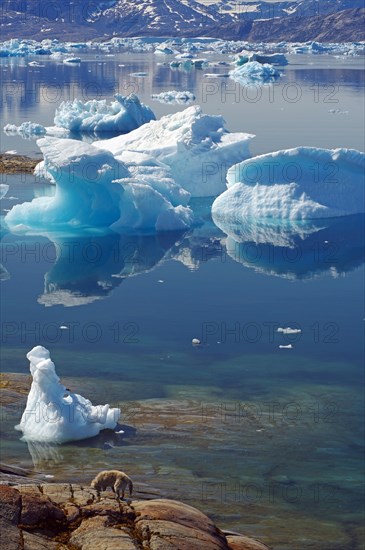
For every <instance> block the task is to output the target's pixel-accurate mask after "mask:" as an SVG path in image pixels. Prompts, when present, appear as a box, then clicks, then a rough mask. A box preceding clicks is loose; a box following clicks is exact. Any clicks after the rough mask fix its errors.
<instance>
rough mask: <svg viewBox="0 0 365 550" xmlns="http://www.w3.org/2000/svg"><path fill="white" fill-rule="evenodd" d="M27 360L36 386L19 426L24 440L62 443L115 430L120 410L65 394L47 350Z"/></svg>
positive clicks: (37, 351) (35, 352)
mask: <svg viewBox="0 0 365 550" xmlns="http://www.w3.org/2000/svg"><path fill="white" fill-rule="evenodd" d="M27 358H28V359H29V361H30V372H31V375H32V377H33V382H32V385H31V388H30V391H29V394H28V399H27V404H26V408H25V411H24V412H23V415H22V418H21V420H20V423H19V425H18V426H16V429H18V430H21V431H22V432H23V437H24V439H25V440H29V441H40V442H41V441H46V442H48V443H63V442H65V441H75V440H80V439H87V438H89V437H93V436H95V435H97V434H98V433H99V432H100V431H101V430H104V429H114V428H115V427H116V425H117V422H118V419H119V417H120V410H119V409H112V408H110V405H98V406H94V405H92V403H91V402H90V401H89V400H88V399H85V397H82V396H81V395H79V394H77V393H72V392H70V391H68V390H66V388H65V386H63V385H62V384H61V383H60V379H59V377H58V376H57V374H56V370H55V365H54V363H53V362H52V361H51V359H50V353H49V351H48V350H47V349H46V348H44V347H42V346H36V347H35V348H33V349H32V350H31V351H30V352H29V353H28V354H27Z"/></svg>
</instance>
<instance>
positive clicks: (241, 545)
mask: <svg viewBox="0 0 365 550" xmlns="http://www.w3.org/2000/svg"><path fill="white" fill-rule="evenodd" d="M226 538H227V542H228V548H229V549H230V550H270V548H269V547H268V546H266V544H264V543H263V542H259V541H258V540H255V539H251V538H250V537H245V536H244V535H226Z"/></svg>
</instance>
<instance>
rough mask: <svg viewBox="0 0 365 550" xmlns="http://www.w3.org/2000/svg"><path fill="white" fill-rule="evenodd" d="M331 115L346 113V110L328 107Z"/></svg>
mask: <svg viewBox="0 0 365 550" xmlns="http://www.w3.org/2000/svg"><path fill="white" fill-rule="evenodd" d="M328 112H329V113H331V115H348V114H349V112H348V111H342V110H341V109H329V111H328Z"/></svg>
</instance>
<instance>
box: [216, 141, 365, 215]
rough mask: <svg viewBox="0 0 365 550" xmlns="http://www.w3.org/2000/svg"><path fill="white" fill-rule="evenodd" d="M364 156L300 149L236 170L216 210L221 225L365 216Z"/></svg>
mask: <svg viewBox="0 0 365 550" xmlns="http://www.w3.org/2000/svg"><path fill="white" fill-rule="evenodd" d="M364 169H365V154H364V153H362V152H360V151H356V150H354V149H333V150H332V149H320V148H315V147H296V148H293V149H286V150H282V151H277V152H275V153H268V154H265V155H260V156H257V157H253V158H251V159H249V160H247V161H244V162H242V163H239V164H237V165H235V166H232V167H231V168H230V169H229V170H228V173H227V187H228V189H227V191H225V192H224V193H222V195H220V196H219V197H218V198H217V199H216V200H215V201H214V203H213V205H212V214H213V216H214V218H217V219H218V220H229V221H231V222H235V223H244V222H245V220H247V219H256V220H257V219H275V220H291V221H294V220H306V219H319V218H331V217H336V216H345V215H351V214H360V213H363V212H364V211H365V201H364Z"/></svg>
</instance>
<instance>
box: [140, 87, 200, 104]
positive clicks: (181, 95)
mask: <svg viewBox="0 0 365 550" xmlns="http://www.w3.org/2000/svg"><path fill="white" fill-rule="evenodd" d="M151 97H152V99H154V100H156V101H159V102H160V103H172V104H173V103H177V104H181V105H186V104H187V103H192V102H193V101H195V95H194V94H193V93H191V92H178V91H176V90H169V91H168V92H161V93H159V94H152V96H151Z"/></svg>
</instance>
